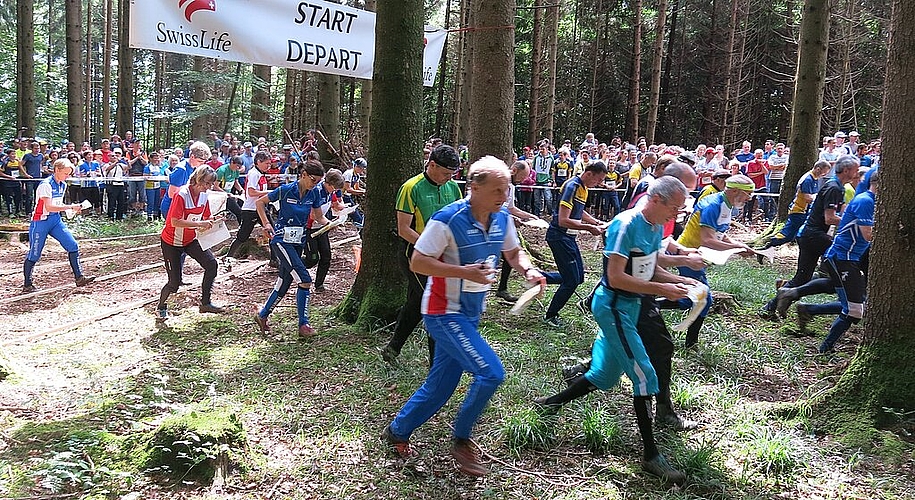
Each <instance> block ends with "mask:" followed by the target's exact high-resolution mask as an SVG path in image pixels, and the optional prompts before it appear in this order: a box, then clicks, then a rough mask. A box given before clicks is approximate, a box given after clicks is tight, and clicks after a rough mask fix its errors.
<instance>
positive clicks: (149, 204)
mask: <svg viewBox="0 0 915 500" xmlns="http://www.w3.org/2000/svg"><path fill="white" fill-rule="evenodd" d="M162 174H163V172H162V158H161V157H160V156H159V152H158V151H151V152H150V153H149V163H147V164H146V165H145V166H144V167H143V175H144V177H146V181H145V182H144V183H143V189H144V191H145V192H146V221H147V222H151V221H152V220H153V218H155V219H156V220H159V219H161V218H162V212H161V211H160V207H159V204H160V200H159V181H156V180H152V179H151V177H158V176H160V175H162Z"/></svg>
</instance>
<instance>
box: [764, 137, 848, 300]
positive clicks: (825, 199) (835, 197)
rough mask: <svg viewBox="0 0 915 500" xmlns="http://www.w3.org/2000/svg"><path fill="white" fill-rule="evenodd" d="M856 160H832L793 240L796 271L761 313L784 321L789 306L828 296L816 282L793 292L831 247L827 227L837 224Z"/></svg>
mask: <svg viewBox="0 0 915 500" xmlns="http://www.w3.org/2000/svg"><path fill="white" fill-rule="evenodd" d="M860 165H861V164H860V162H859V160H858V157H856V156H852V155H842V156H840V157H839V159H838V160H836V164H835V166H834V169H835V172H836V173H835V175H833V176H832V177H830V178H829V180H827V181H826V183H825V184H824V185H823V187H822V188H821V189H820V192H819V193H817V197H816V199H815V200H813V205H812V206H811V207H810V212H809V213H808V214H807V220H806V221H805V222H804V225H803V226H801V229H800V231H799V232H798V237H797V247H798V254H797V270H796V271H795V273H794V276H793V277H792V278H791V279H790V280H789V281H788V282H787V283H785V285H784V286H783V287H782V288H780V289H779V290H778V293H777V294H776V296H775V298H773V299H772V300H770V301H769V302H768V303H767V304H766V306H765V307H764V311H762V312H763V313H769V315H770V316H771V313H772V312H773V311H774V312H775V313H776V314H777V315H778V316H781V317H782V318H784V317H785V316H786V315H787V314H788V308H789V307H790V306H791V304H792V303H793V302H794V301H796V300H798V299H799V298H800V297H803V296H805V295H812V294H815V293H829V292H832V289H833V288H832V285H831V284H830V283H829V282H826V283H824V282H823V281H821V280H816V283H810V285H811V286H810V287H806V288H802V289H797V288H799V287H801V286H802V285H806V284H808V282H810V280H811V278H813V272H814V270H816V266H817V261H819V260H820V257H822V256H823V254H824V253H825V252H826V250H827V249H829V246H830V245H832V236H830V235H829V228H830V226H834V225H838V224H839V222H840V221H841V216H840V214H841V213H842V207H843V206H844V205H845V183H847V182H850V181H851V180H852V179H854V178H855V177H857V175H858V167H859V166H860Z"/></svg>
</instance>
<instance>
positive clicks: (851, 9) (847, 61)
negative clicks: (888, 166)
mask: <svg viewBox="0 0 915 500" xmlns="http://www.w3.org/2000/svg"><path fill="white" fill-rule="evenodd" d="M855 4H856V2H851V1H846V2H845V13H844V16H837V17H839V19H840V20H839V22H841V23H842V32H843V33H842V37H841V40H842V67H841V68H840V69H839V88H838V92H837V93H836V96H837V97H836V114H835V123H834V126H833V127H831V128H830V130H841V129H842V126H843V125H844V124H845V119H844V118H845V117H844V116H843V115H844V114H845V101H846V96H849V97H851V95H852V93H851V92H849V91H850V90H851V89H850V87H851V86H852V71H853V69H852V63H851V56H852V45H853V44H855V40H854V38H853V36H854V35H853V32H852V30H853V29H854V28H857V26H852V23H853V22H856V19H855V16H856V13H855ZM853 20H855V21H853ZM855 45H856V44H855ZM852 109H854V108H852ZM852 112H854V111H852ZM852 154H854V151H853V152H852Z"/></svg>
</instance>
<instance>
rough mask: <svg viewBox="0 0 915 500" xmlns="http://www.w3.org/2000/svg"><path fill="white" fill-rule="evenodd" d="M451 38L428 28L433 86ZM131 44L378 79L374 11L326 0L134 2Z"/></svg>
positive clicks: (427, 63)
mask: <svg viewBox="0 0 915 500" xmlns="http://www.w3.org/2000/svg"><path fill="white" fill-rule="evenodd" d="M447 35H448V32H447V31H445V30H443V29H440V28H436V27H434V26H426V27H425V29H424V33H423V43H424V50H423V85H425V86H427V87H431V86H432V85H433V84H434V83H435V75H436V73H437V71H438V64H439V61H440V59H441V56H442V51H443V49H444V47H445V40H446V38H447ZM130 46H131V47H134V48H141V49H151V50H161V51H164V52H177V53H179V54H190V55H195V56H203V57H212V58H217V59H225V60H228V61H239V62H244V63H252V64H263V65H267V66H277V67H283V68H292V69H301V70H305V71H314V72H317V73H330V74H334V75H340V76H350V77H355V78H363V79H371V78H372V72H373V66H374V58H375V13H374V12H368V11H365V10H359V9H354V8H352V7H347V6H345V5H339V4H335V3H330V2H324V1H321V0H309V1H308V2H301V1H296V0H131V1H130Z"/></svg>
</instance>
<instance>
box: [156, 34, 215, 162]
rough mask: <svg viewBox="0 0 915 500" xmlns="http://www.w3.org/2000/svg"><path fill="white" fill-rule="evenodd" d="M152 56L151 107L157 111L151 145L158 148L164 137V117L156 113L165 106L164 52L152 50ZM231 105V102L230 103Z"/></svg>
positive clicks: (163, 141)
mask: <svg viewBox="0 0 915 500" xmlns="http://www.w3.org/2000/svg"><path fill="white" fill-rule="evenodd" d="M153 58H154V60H155V63H154V64H155V69H154V71H155V75H154V76H153V79H154V81H155V83H154V84H153V88H154V89H155V96H154V100H155V105H154V107H153V109H155V111H156V112H157V115H156V117H155V118H153V145H152V147H154V148H157V149H158V148H160V147H161V146H162V145H163V144H164V143H165V139H164V138H163V137H162V136H163V133H164V128H165V127H163V126H162V124H163V122H164V121H165V119H164V118H162V117H161V116H159V115H158V112H161V111H162V110H163V109H164V108H165V104H164V103H165V53H164V52H154V53H153ZM230 105H231V104H230Z"/></svg>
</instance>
